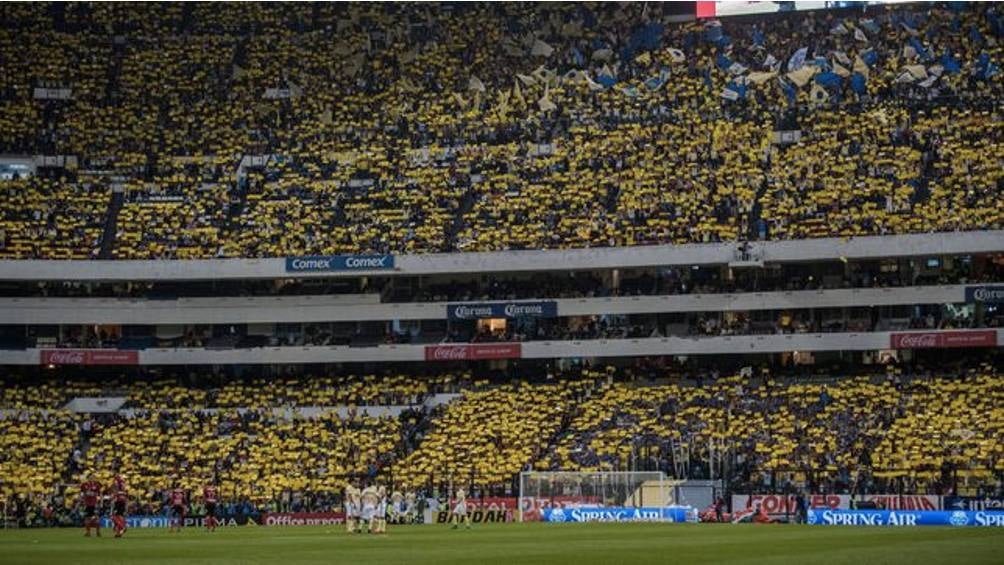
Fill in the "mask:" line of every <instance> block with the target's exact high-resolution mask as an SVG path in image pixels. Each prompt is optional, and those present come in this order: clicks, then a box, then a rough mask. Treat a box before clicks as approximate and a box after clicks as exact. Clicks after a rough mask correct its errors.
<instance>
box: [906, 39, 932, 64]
mask: <svg viewBox="0 0 1004 565" xmlns="http://www.w3.org/2000/svg"><path fill="white" fill-rule="evenodd" d="M909 43H910V47H913V50H914V51H916V52H917V55H920V58H921V59H923V60H925V61H929V60H930V59H931V55H930V54H928V52H927V49H926V48H925V47H924V44H923V43H921V42H920V40H919V39H917V38H916V37H911V38H910V41H909Z"/></svg>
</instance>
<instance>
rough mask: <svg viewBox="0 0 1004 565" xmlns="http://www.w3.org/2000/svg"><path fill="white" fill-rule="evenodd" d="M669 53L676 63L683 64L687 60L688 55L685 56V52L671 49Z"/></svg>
mask: <svg viewBox="0 0 1004 565" xmlns="http://www.w3.org/2000/svg"><path fill="white" fill-rule="evenodd" d="M667 52H668V53H669V58H670V59H671V60H672V61H673V62H674V63H682V62H684V61H686V60H687V55H686V54H684V52H683V51H681V50H679V49H675V48H670V49H668V50H667Z"/></svg>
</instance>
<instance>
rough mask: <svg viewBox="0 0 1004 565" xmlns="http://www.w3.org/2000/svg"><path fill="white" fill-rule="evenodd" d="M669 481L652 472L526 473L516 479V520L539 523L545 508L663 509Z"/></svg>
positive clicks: (669, 493) (670, 497)
mask: <svg viewBox="0 0 1004 565" xmlns="http://www.w3.org/2000/svg"><path fill="white" fill-rule="evenodd" d="M672 486H673V485H672V482H671V481H667V480H666V476H665V474H663V473H662V472H654V471H595V472H575V471H525V472H522V473H520V476H519V509H520V512H519V520H520V521H521V522H523V521H540V520H541V516H542V510H544V509H546V508H575V507H607V508H611V507H612V508H662V507H667V506H670V505H672V504H673V488H672Z"/></svg>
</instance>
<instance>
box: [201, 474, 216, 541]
mask: <svg viewBox="0 0 1004 565" xmlns="http://www.w3.org/2000/svg"><path fill="white" fill-rule="evenodd" d="M217 500H218V498H217V495H216V487H215V486H213V485H212V484H209V483H206V485H205V486H204V487H202V502H203V503H205V505H206V529H207V530H209V531H210V532H215V531H216V526H217V524H218V522H217V521H216V502H217Z"/></svg>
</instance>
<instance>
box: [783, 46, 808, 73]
mask: <svg viewBox="0 0 1004 565" xmlns="http://www.w3.org/2000/svg"><path fill="white" fill-rule="evenodd" d="M808 54H809V48H808V47H803V48H801V49H799V50H798V51H795V54H794V55H792V56H791V58H790V59H788V72H789V73H790V72H792V71H797V70H798V69H801V68H802V67H804V66H805V57H806V55H808Z"/></svg>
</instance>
